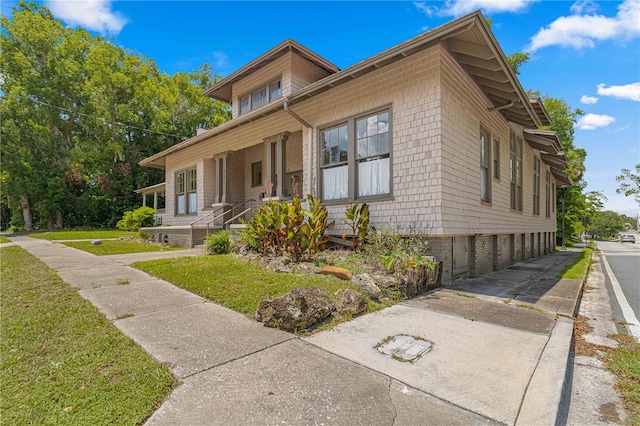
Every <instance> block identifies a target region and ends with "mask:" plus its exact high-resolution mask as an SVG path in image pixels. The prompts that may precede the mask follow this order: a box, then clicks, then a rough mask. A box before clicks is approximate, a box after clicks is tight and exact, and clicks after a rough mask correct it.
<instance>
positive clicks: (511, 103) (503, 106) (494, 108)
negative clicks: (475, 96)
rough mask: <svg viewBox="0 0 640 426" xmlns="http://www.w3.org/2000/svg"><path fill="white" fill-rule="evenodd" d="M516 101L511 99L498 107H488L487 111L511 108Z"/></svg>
mask: <svg viewBox="0 0 640 426" xmlns="http://www.w3.org/2000/svg"><path fill="white" fill-rule="evenodd" d="M515 103H516V101H511V102H509V103H508V104H505V105H499V106H497V107H493V108H488V109H487V111H489V112H492V111H500V110H503V109H505V108H511V107H512V106H513V105H515Z"/></svg>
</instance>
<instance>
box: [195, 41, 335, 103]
mask: <svg viewBox="0 0 640 426" xmlns="http://www.w3.org/2000/svg"><path fill="white" fill-rule="evenodd" d="M288 52H295V53H296V54H297V55H298V56H300V57H302V58H305V59H306V60H308V61H310V62H312V63H314V64H315V65H317V66H319V67H320V68H323V69H324V70H326V71H327V72H329V73H330V74H333V73H335V72H337V71H339V68H338V67H337V66H335V65H334V64H332V63H331V62H329V61H327V60H326V59H324V58H323V57H322V56H320V55H318V54H316V53H314V52H313V51H311V50H309V49H307V48H306V47H304V46H303V45H301V44H300V43H298V42H297V41H295V40H292V39H287V40H285V41H283V42H282V43H280V44H279V45H277V46H276V47H274V48H273V49H271V50H269V51H268V52H266V53H264V54H263V55H260V56H259V57H258V58H256V59H254V60H253V61H251V62H249V63H248V64H247V65H245V66H243V67H242V68H240V69H239V70H237V71H235V72H234V73H232V74H230V75H229V76H227V77H225V78H224V79H222V80H220V81H219V82H218V83H216V84H215V85H213V86H212V87H210V88H209V89H207V90H206V91H205V92H204V95H205V96H209V97H210V98H213V99H218V100H220V101H224V102H226V103H229V104H230V103H232V99H231V95H232V90H231V89H232V87H233V84H234V83H236V82H237V81H238V80H240V79H242V78H244V77H246V76H247V75H248V74H251V73H253V72H255V71H256V70H258V69H260V68H262V67H264V66H265V65H267V64H269V63H271V62H273V61H275V60H276V59H278V58H280V57H281V56H283V55H285V54H286V53H288Z"/></svg>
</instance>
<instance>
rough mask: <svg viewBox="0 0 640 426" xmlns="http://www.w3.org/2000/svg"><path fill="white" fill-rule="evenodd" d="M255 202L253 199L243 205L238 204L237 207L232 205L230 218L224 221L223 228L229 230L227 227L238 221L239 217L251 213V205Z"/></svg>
mask: <svg viewBox="0 0 640 426" xmlns="http://www.w3.org/2000/svg"><path fill="white" fill-rule="evenodd" d="M255 202H256V200H254V199H249V200H247V201H245V202H244V203H240V204H238V205H235V204H234V205H233V206H232V207H231V218H230V219H228V220H226V221H225V222H224V227H225V228H229V226H230V225H231V224H232V223H233V221H234V220H236V219H238V218H239V217H241V216H244V215H245V214H247V213H248V212H250V211H253V203H255ZM247 204H248V205H249V207H248V208H247V207H246V206H247ZM239 210H241V211H240V212H239V213H237V212H238V211H239Z"/></svg>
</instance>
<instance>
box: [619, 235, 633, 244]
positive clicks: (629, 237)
mask: <svg viewBox="0 0 640 426" xmlns="http://www.w3.org/2000/svg"><path fill="white" fill-rule="evenodd" d="M620 242H621V243H634V244H635V242H636V237H634V236H633V235H631V234H625V235H623V236H621V237H620Z"/></svg>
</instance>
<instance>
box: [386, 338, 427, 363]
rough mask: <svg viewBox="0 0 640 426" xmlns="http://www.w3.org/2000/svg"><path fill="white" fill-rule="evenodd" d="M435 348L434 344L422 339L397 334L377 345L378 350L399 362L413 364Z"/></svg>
mask: <svg viewBox="0 0 640 426" xmlns="http://www.w3.org/2000/svg"><path fill="white" fill-rule="evenodd" d="M432 348H433V343H431V342H429V341H428V340H425V339H422V338H420V337H415V336H408V335H406V334H397V335H395V336H392V337H388V338H386V339H385V340H383V341H382V342H380V343H378V345H376V350H377V351H378V352H380V353H381V354H384V355H387V356H389V357H391V358H393V359H395V360H398V361H408V362H413V361H415V360H417V359H418V358H420V357H421V356H422V355H424V354H426V353H427V352H429V351H430V350H431V349H432Z"/></svg>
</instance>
